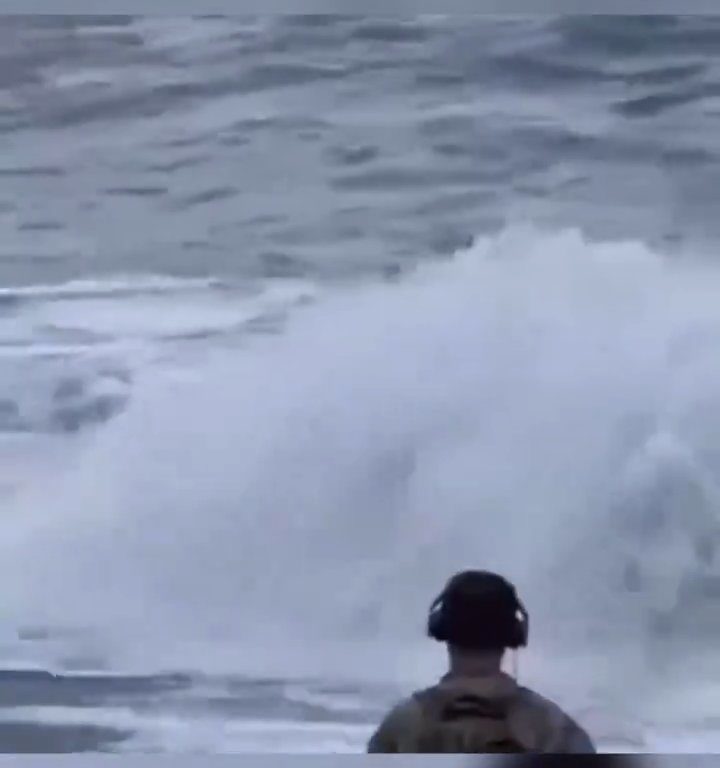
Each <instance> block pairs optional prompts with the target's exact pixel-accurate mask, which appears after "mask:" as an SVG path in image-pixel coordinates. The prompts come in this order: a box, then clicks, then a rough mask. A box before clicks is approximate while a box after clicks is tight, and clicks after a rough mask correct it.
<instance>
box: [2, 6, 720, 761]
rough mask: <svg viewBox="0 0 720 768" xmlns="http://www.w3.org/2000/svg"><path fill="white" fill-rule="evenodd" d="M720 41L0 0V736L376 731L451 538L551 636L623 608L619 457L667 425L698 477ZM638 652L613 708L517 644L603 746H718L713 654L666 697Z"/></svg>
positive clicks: (333, 738) (448, 558)
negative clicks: (167, 13)
mask: <svg viewBox="0 0 720 768" xmlns="http://www.w3.org/2000/svg"><path fill="white" fill-rule="evenodd" d="M718 51H720V20H718V19H717V17H710V18H703V17H697V16H693V17H669V16H667V17H653V16H643V17H627V16H623V17H612V16H609V17H590V16H588V17H563V18H556V17H539V18H533V19H519V18H513V19H499V18H490V17H488V18H484V17H482V16H478V17H440V16H421V17H417V18H412V19H410V18H408V19H389V18H362V17H349V16H285V17H282V16H280V17H272V18H271V17H267V18H262V17H261V18H257V17H235V18H231V19H228V18H221V17H198V18H193V19H190V18H187V19H166V18H153V19H149V18H148V19H145V18H131V17H127V18H126V17H100V16H98V17H72V16H58V17H3V18H2V19H0V137H1V139H2V152H1V153H0V232H1V233H2V236H1V237H0V434H1V435H2V439H0V498H2V499H3V505H4V511H5V514H6V521H5V524H4V533H5V535H4V537H3V541H2V543H1V544H0V547H2V552H0V577H2V583H3V584H4V588H3V589H4V595H3V597H2V599H1V600H0V605H2V606H3V607H2V610H1V611H0V629H2V637H0V659H2V663H3V666H4V668H5V670H6V671H4V672H3V671H0V751H51V752H55V751H84V750H97V749H103V750H178V751H201V752H202V751H205V752H208V751H210V752H211V751H247V750H250V751H292V752H295V751H313V750H315V751H318V750H319V751H356V750H358V749H362V747H363V745H364V741H365V739H366V738H367V735H368V734H369V732H370V730H371V728H372V725H373V723H375V722H376V721H377V718H378V717H379V716H380V714H381V712H382V710H383V707H385V706H387V705H388V704H389V703H390V702H391V701H392V700H393V699H394V697H396V696H397V695H399V694H400V693H401V692H403V691H406V690H407V688H408V686H409V685H411V684H422V683H424V682H426V681H428V680H429V679H432V676H433V675H434V674H436V673H437V672H438V671H439V669H440V667H441V664H442V659H441V657H440V656H439V655H437V654H435V649H434V648H429V649H428V648H425V646H422V645H418V644H417V642H416V639H417V638H420V640H421V639H422V634H421V632H422V618H423V612H424V611H425V609H426V607H427V605H426V604H427V602H429V600H430V598H431V597H432V593H433V591H434V590H435V589H436V588H437V586H438V585H439V584H440V583H441V581H442V580H443V579H444V578H445V577H446V576H447V575H448V573H449V572H451V571H452V570H453V569H455V568H456V567H462V566H463V565H467V564H476V565H477V564H480V565H483V564H490V565H492V566H494V567H499V568H502V569H503V570H505V571H508V572H509V573H510V574H511V575H512V576H513V577H515V578H517V579H518V580H519V582H520V583H521V587H522V588H524V589H525V591H526V592H527V593H528V596H529V602H530V603H531V605H533V606H534V615H535V616H536V617H537V618H538V621H537V626H538V630H537V631H538V633H539V635H540V637H541V639H542V641H543V642H546V643H547V645H546V646H543V647H545V648H550V649H552V648H553V647H554V646H553V645H552V643H551V640H552V637H554V636H559V637H560V638H564V637H569V636H572V637H573V638H574V639H575V640H577V638H578V637H589V638H590V640H591V641H597V640H598V638H599V642H600V644H601V645H602V644H603V643H610V644H612V643H613V642H620V641H621V642H622V643H627V642H628V636H632V638H634V637H635V635H634V634H633V633H634V632H635V630H636V627H635V625H634V624H632V619H628V615H630V616H634V615H636V614H637V610H638V609H637V606H634V605H633V606H630V605H628V604H626V598H624V597H622V598H618V596H617V591H616V590H615V588H614V586H613V584H614V582H613V581H612V579H613V578H614V576H613V573H614V571H613V569H614V568H615V564H616V562H619V561H618V560H617V559H614V558H619V556H620V555H619V551H620V549H621V548H622V547H621V546H620V545H619V544H618V540H619V538H620V534H618V533H617V529H616V527H615V522H614V521H610V520H609V518H608V517H607V511H608V510H609V509H611V508H612V500H613V498H614V496H613V494H614V492H615V490H616V489H615V488H614V486H613V484H614V483H616V482H617V483H618V484H621V481H622V478H623V477H624V474H623V472H624V471H625V469H626V467H627V466H629V463H628V462H629V461H630V458H632V456H633V455H634V452H639V453H640V454H641V455H642V456H645V453H643V451H645V447H644V446H646V444H649V442H648V441H649V439H650V438H653V437H657V435H658V434H661V435H662V436H663V439H664V440H665V442H662V445H670V446H671V448H670V449H668V450H667V452H666V454H663V456H662V457H661V458H656V454H654V453H651V452H649V453H647V456H649V457H650V458H649V459H648V461H650V462H651V463H652V462H655V461H656V462H657V463H656V464H652V468H651V469H652V470H653V471H655V473H656V474H657V473H662V472H664V471H665V470H664V468H665V467H667V466H668V462H669V463H670V464H672V465H673V466H681V467H682V468H683V469H682V471H683V472H685V471H687V476H688V477H689V478H691V482H692V483H696V484H699V486H702V488H703V493H704V494H705V497H707V499H710V501H707V499H706V502H703V503H707V504H709V505H710V506H711V507H712V508H713V510H714V511H715V512H716V513H717V510H718V508H720V507H718V506H717V505H715V499H716V498H720V494H718V495H717V496H714V495H713V494H714V493H715V483H716V480H715V478H716V477H718V472H720V443H719V442H718V438H717V434H718V433H717V429H716V428H717V427H718V426H720V424H718V413H720V411H718V405H720V403H718V402H717V400H718V392H720V387H718V385H719V384H720V369H718V365H717V363H716V360H717V341H718V339H720V309H718V307H720V304H718V301H717V296H718V295H719V293H718V291H719V290H720V273H718V272H717V269H718V267H717V258H716V249H717V243H718V238H719V236H720V215H718V214H719V213H720V207H719V201H720V195H719V194H718V190H719V189H720V162H719V158H720V59H719V58H718V55H717V54H718ZM633 425H635V426H633ZM638 425H639V426H638ZM655 444H656V443H653V445H655ZM680 456H682V460H681V459H680V458H677V457H680ZM648 476H649V477H650V478H652V477H654V476H655V475H653V473H652V471H651V472H649V475H648ZM648 482H651V481H648ZM633 487H635V486H633ZM644 492H645V491H637V493H638V494H640V493H644ZM648 493H650V491H648ZM699 503H700V502H698V504H699ZM713 505H715V506H713ZM719 518H720V515H719ZM488 520H491V521H492V525H487V521H488ZM603 531H604V532H605V533H603ZM607 531H609V532H610V533H607ZM589 541H590V542H591V546H590V548H589V549H587V548H586V547H587V545H588V542H589ZM674 541H680V542H681V544H680V545H678V547H677V548H676V549H677V550H678V551H676V549H673V550H672V557H671V558H670V557H669V556H668V554H667V552H666V550H665V549H662V546H664V544H657V549H656V551H654V552H650V551H649V549H650V547H649V546H648V553H647V555H648V561H651V562H652V567H653V568H655V569H656V570H655V571H653V573H655V575H656V576H657V579H656V581H657V583H660V582H662V583H663V584H664V583H665V582H666V581H667V582H668V583H670V585H671V588H675V587H677V584H678V583H679V582H680V581H681V579H682V575H683V573H684V572H685V571H684V569H685V568H686V566H687V564H688V563H689V562H690V559H691V558H690V556H689V555H688V553H687V552H686V551H685V549H683V546H684V545H683V544H682V542H684V539H683V538H682V534H679V538H678V536H676V537H675V539H674ZM622 544H627V542H626V541H623V542H622ZM642 546H643V545H642V544H640V543H632V542H631V543H630V548H631V549H632V548H633V547H636V548H637V547H642ZM653 546H655V545H653ZM588 552H590V553H591V554H590V555H588V554H587V553H588ZM661 571H662V573H660V572H661ZM568 572H571V573H572V574H573V578H571V579H569V578H568ZM658 574H659V575H658ZM660 576H662V578H660ZM587 590H590V592H591V595H590V598H588V596H587ZM556 592H557V594H556ZM550 595H553V597H550ZM592 601H594V602H593V605H594V606H595V610H591V609H590V608H589V607H588V603H590V602H592ZM640 610H642V607H641V609H640ZM563 611H564V612H563ZM633 612H634V613H633ZM569 616H570V617H571V618H568V617H569ZM598 617H600V618H604V619H606V623H607V626H605V627H603V628H602V629H601V630H598V627H597V622H598ZM627 622H630V623H629V624H628V623H627ZM608 627H609V629H608ZM627 627H631V628H630V629H629V630H628V631H627V632H626V631H625V629H626V628H627ZM96 631H97V632H99V633H100V634H99V635H96V634H95V632H96ZM603 632H607V633H608V635H609V636H608V637H606V635H604V634H603ZM583 633H585V634H583ZM598 633H599V634H598ZM98 638H102V639H98ZM418 642H419V641H418ZM701 642H704V641H701ZM348 643H351V644H350V645H348ZM602 647H603V648H605V649H607V648H609V647H613V646H612V645H603V646H602ZM624 647H625V646H624V645H623V648H624ZM637 650H638V649H637V646H633V653H635V654H637ZM566 651H567V649H565V650H563V653H566ZM605 655H606V656H608V654H607V653H606V654H605ZM610 656H611V658H612V655H610ZM565 658H569V657H568V656H565ZM622 658H623V664H625V663H627V664H628V670H629V672H628V674H634V675H636V676H639V678H641V681H640V683H641V685H640V683H638V684H639V685H640V689H641V690H642V692H643V693H642V695H641V696H640V698H641V699H642V702H641V703H640V702H638V710H640V709H642V711H643V712H644V713H645V714H644V715H642V716H641V715H640V714H638V715H637V717H636V718H635V719H632V718H625V722H624V723H620V724H618V723H617V722H615V720H613V717H612V712H613V708H614V707H616V706H617V701H616V698H614V697H617V696H618V695H619V694H618V691H617V685H616V684H615V683H613V682H612V681H611V682H610V683H608V682H607V678H608V676H607V674H604V673H600V672H598V671H597V670H596V672H595V673H593V669H592V665H589V664H586V665H585V666H584V667H583V669H582V675H580V677H581V678H582V681H581V682H578V683H573V684H570V683H569V682H568V679H567V678H568V677H572V675H567V673H565V674H566V675H567V676H565V677H564V676H563V673H562V672H560V673H557V670H555V672H552V670H549V669H548V668H547V667H548V662H547V660H546V659H543V657H542V654H540V655H539V656H538V657H533V656H532V655H531V656H530V659H529V663H528V669H529V672H528V674H529V675H530V682H535V681H539V682H541V683H543V684H544V685H545V687H546V689H549V693H551V694H552V695H555V696H558V697H559V698H561V699H562V700H563V703H565V704H566V705H567V706H568V708H570V709H572V710H573V711H574V712H577V713H578V716H580V717H584V718H586V721H587V723H588V726H589V727H592V726H593V725H594V726H595V727H597V728H598V729H599V730H600V731H601V733H600V738H601V740H603V743H604V744H606V745H612V744H613V743H616V742H618V741H619V742H620V743H621V744H623V745H624V746H625V747H626V748H629V749H643V748H657V749H663V750H670V751H672V750H673V749H674V748H676V747H677V748H678V749H683V750H685V751H701V752H702V751H708V750H710V749H720V743H719V742H718V735H717V734H718V723H717V719H715V720H713V719H712V712H710V711H709V710H710V709H711V708H712V707H711V705H710V702H714V701H715V699H714V696H716V694H717V691H716V689H715V688H714V687H713V686H712V685H711V684H710V683H708V681H707V679H706V677H705V675H704V671H703V669H704V668H703V669H701V670H700V672H698V674H697V675H696V676H694V677H692V680H688V679H686V680H685V681H684V683H685V684H686V685H685V688H683V689H682V690H681V689H680V688H676V689H674V691H673V695H674V701H675V704H676V705H677V706H676V708H675V709H672V707H671V708H670V709H668V711H663V709H662V707H660V709H659V710H658V708H657V706H656V705H657V702H658V701H662V697H663V696H665V695H666V692H663V693H659V692H658V691H659V690H662V686H663V685H666V684H667V681H668V679H670V677H668V675H670V676H671V674H672V673H670V672H667V670H666V669H665V667H662V669H663V671H662V672H657V669H656V670H655V671H653V672H652V673H649V672H648V671H647V668H646V667H645V666H643V663H642V662H640V661H637V656H636V655H635V656H633V655H632V653H631V654H630V655H629V656H626V655H625V651H623V656H622ZM629 658H632V659H636V662H632V663H631V662H630V661H628V659H629ZM640 658H642V653H641V654H640ZM716 662H717V657H714V658H713V660H712V663H716ZM576 666H577V665H576ZM710 666H711V662H708V668H710ZM600 669H602V668H600ZM615 669H616V671H617V666H616V668H615ZM623 669H624V667H623ZM576 671H577V670H576ZM558 674H559V675H560V676H559V677H558ZM573 674H575V673H573ZM388 675H389V676H388ZM593 675H594V676H593ZM580 677H578V680H580ZM597 678H602V680H601V682H598V680H597ZM627 679H628V678H625V680H627ZM632 679H633V680H634V681H635V682H636V683H637V682H638V679H637V677H636V678H632ZM616 682H617V683H619V682H621V681H616ZM598 688H599V689H601V690H600V691H599V692H598ZM620 700H622V701H624V697H623V696H622V695H620ZM613 702H615V703H613ZM678 702H680V703H678ZM670 710H672V711H670ZM649 712H652V714H648V713H649ZM617 719H619V720H622V719H623V718H622V717H619V716H618V717H617ZM628 720H629V721H630V722H629V724H628ZM713 739H714V740H715V741H713ZM653 745H654V747H653ZM713 745H715V746H713Z"/></svg>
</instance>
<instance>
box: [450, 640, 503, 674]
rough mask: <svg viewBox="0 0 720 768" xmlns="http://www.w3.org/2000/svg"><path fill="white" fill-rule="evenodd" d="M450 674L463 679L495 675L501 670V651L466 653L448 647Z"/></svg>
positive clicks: (461, 649) (465, 651) (462, 650)
mask: <svg viewBox="0 0 720 768" xmlns="http://www.w3.org/2000/svg"><path fill="white" fill-rule="evenodd" d="M448 654H449V657H450V674H451V675H462V676H463V677H488V676H490V675H497V674H498V673H499V672H500V671H501V668H502V660H503V656H504V655H505V654H504V652H503V651H468V650H465V649H464V648H455V647H453V646H450V648H449V649H448Z"/></svg>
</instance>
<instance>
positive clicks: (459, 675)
mask: <svg viewBox="0 0 720 768" xmlns="http://www.w3.org/2000/svg"><path fill="white" fill-rule="evenodd" d="M528 625H529V618H528V614H527V611H526V610H525V608H524V607H523V605H522V603H521V602H520V600H519V598H518V596H517V593H516V590H515V588H514V587H513V586H512V584H510V583H509V582H508V581H506V580H505V579H504V578H503V577H502V576H499V575H498V574H495V573H490V572H487V571H464V572H461V573H458V574H456V575H455V576H453V578H451V579H450V581H449V582H448V583H447V585H446V587H445V589H444V590H443V591H442V593H441V594H440V595H439V596H438V597H437V599H436V600H435V601H434V602H433V604H432V606H431V608H430V614H429V618H428V627H427V631H428V635H429V636H430V637H431V638H433V639H435V640H437V641H438V642H442V643H446V644H447V647H448V654H449V663H450V668H449V671H448V673H447V674H446V675H445V676H444V677H443V678H442V679H441V680H440V682H439V683H438V684H437V685H434V686H432V687H431V688H427V689H426V690H422V691H417V692H415V693H414V694H413V695H412V696H411V697H410V698H408V699H406V700H405V701H403V702H401V703H400V704H398V705H397V706H396V707H395V708H394V709H392V710H391V711H390V713H389V714H388V715H387V716H386V717H385V719H384V720H383V721H382V723H381V724H380V726H379V727H378V729H377V730H376V731H375V733H374V734H373V735H372V737H371V739H370V741H369V742H368V745H367V751H368V752H369V753H495V752H497V753H524V752H532V753H550V754H594V753H595V748H594V746H593V743H592V741H591V740H590V737H589V736H588V735H587V733H586V732H585V731H584V730H583V729H582V728H581V727H580V726H579V725H578V724H577V723H576V722H575V721H574V720H572V719H571V718H570V717H569V716H568V715H567V714H565V712H563V711H562V710H561V709H560V707H558V706H557V705H556V704H554V703H552V702H551V701H549V700H547V699H544V698H543V697H541V696H540V695H538V694H537V693H534V692H533V691H531V690H529V689H526V688H522V687H520V686H519V685H518V683H517V682H516V681H515V680H514V679H513V678H512V677H510V676H509V675H507V674H505V673H504V672H503V671H502V661H503V657H504V655H505V652H506V651H507V650H508V649H512V650H517V649H519V648H522V647H524V646H525V645H527V641H528Z"/></svg>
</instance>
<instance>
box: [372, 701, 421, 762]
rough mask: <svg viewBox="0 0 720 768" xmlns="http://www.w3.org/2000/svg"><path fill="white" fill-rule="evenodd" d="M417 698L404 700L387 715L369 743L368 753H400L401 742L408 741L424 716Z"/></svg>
mask: <svg viewBox="0 0 720 768" xmlns="http://www.w3.org/2000/svg"><path fill="white" fill-rule="evenodd" d="M417 696H418V694H413V695H412V696H410V697H408V698H407V699H403V700H402V701H401V702H399V703H398V704H396V705H395V706H394V707H393V708H392V709H391V710H390V711H389V712H388V713H387V714H386V715H385V717H384V718H383V720H382V722H381V723H380V725H379V726H378V728H377V730H376V731H375V732H374V733H373V735H372V736H371V738H370V741H369V742H368V749H367V751H368V752H370V753H373V752H376V753H382V752H384V753H389V752H398V751H400V744H401V742H404V741H406V740H407V738H408V735H410V734H412V733H414V732H415V730H416V729H417V727H418V724H419V722H420V719H421V716H422V710H421V706H420V703H419V701H418V698H417Z"/></svg>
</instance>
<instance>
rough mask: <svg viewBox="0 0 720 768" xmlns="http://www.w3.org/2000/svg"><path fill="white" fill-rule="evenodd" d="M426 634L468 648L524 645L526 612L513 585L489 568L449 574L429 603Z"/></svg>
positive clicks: (526, 624) (496, 648) (492, 648)
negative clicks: (445, 583)
mask: <svg viewBox="0 0 720 768" xmlns="http://www.w3.org/2000/svg"><path fill="white" fill-rule="evenodd" d="M428 635H429V636H430V637H432V638H434V639H435V640H437V641H439V642H443V643H449V644H450V645H454V646H457V647H458V648H466V649H468V650H485V651H490V650H504V649H506V648H520V647H522V646H525V645H527V640H528V614H527V611H526V610H525V607H524V606H523V604H522V603H521V602H520V599H519V598H518V596H517V592H516V591H515V587H514V586H513V585H512V584H511V583H510V582H509V581H507V580H506V579H504V578H503V577H502V576H499V575H498V574H496V573H491V572H489V571H463V572H461V573H458V574H456V575H455V576H453V577H452V578H451V579H450V581H449V582H448V583H447V585H446V586H445V589H444V590H443V591H442V592H441V593H440V594H439V595H438V597H437V598H436V599H435V601H434V602H433V604H432V605H431V607H430V615H429V617H428Z"/></svg>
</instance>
